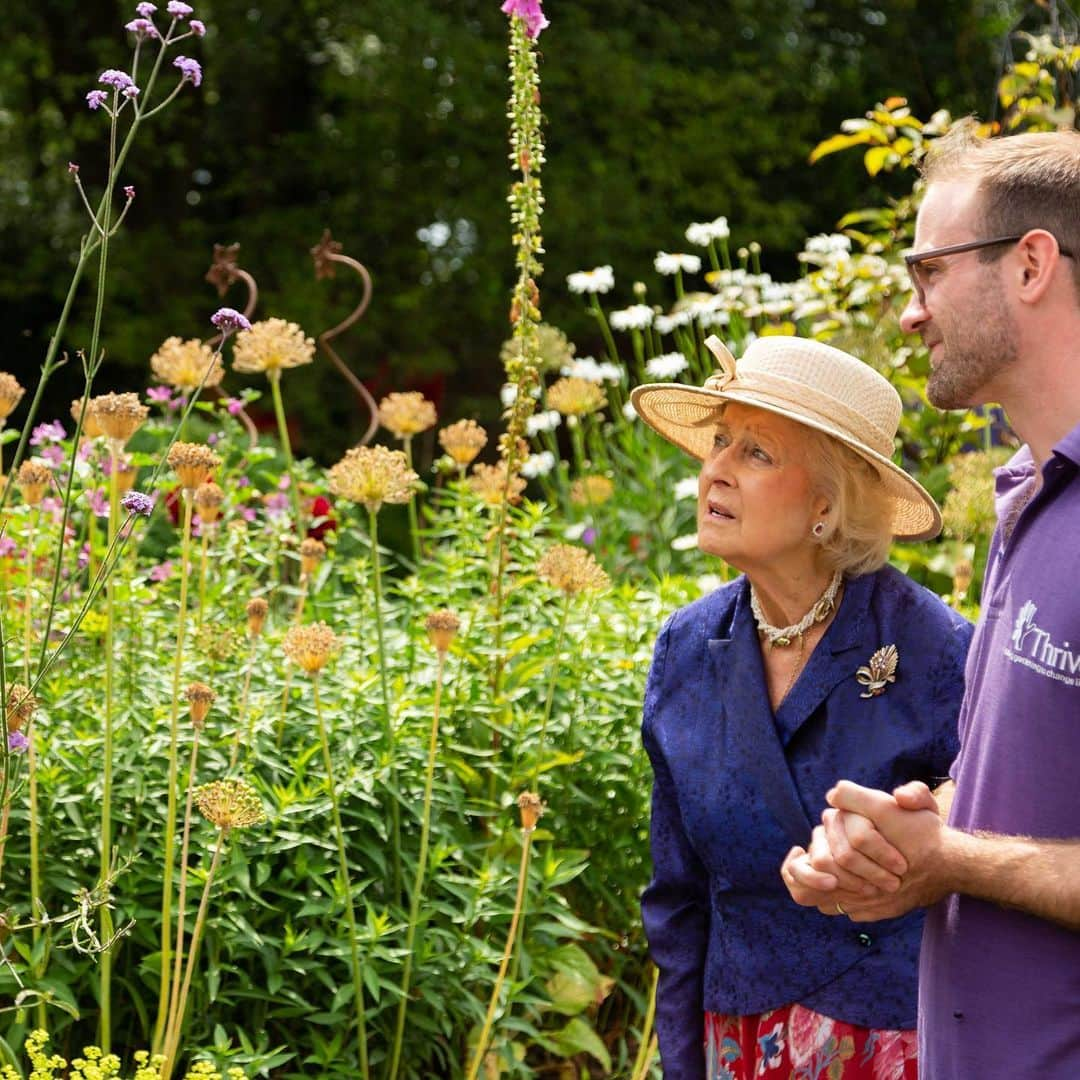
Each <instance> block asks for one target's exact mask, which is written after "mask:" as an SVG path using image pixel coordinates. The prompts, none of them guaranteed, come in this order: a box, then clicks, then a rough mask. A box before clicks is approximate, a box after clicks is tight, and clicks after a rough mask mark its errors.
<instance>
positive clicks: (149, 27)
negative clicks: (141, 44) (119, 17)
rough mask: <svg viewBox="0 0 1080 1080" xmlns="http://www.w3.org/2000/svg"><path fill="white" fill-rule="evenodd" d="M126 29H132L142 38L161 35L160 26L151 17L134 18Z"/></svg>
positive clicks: (132, 31)
mask: <svg viewBox="0 0 1080 1080" xmlns="http://www.w3.org/2000/svg"><path fill="white" fill-rule="evenodd" d="M124 29H125V30H130V31H131V33H133V34H135V35H136V36H137V37H138V38H140V39H142V38H159V37H161V35H160V34H159V33H158V28H157V27H156V26H155V25H154V24H153V23H152V22H151V21H150V20H149V19H132V20H131V22H129V23H127V24H126V25H125V26H124Z"/></svg>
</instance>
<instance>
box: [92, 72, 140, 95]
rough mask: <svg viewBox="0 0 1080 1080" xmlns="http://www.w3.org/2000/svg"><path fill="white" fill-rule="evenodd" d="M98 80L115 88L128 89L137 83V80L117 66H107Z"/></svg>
mask: <svg viewBox="0 0 1080 1080" xmlns="http://www.w3.org/2000/svg"><path fill="white" fill-rule="evenodd" d="M98 82H99V83H104V85H105V86H111V87H112V88H113V89H114V90H126V89H127V88H128V87H129V86H134V85H135V80H134V79H133V78H132V77H131V76H130V75H129V74H128V73H127V72H126V71H117V70H116V68H106V70H105V71H103V72H102V73H101V74H100V75H99V76H98Z"/></svg>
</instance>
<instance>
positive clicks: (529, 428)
mask: <svg viewBox="0 0 1080 1080" xmlns="http://www.w3.org/2000/svg"><path fill="white" fill-rule="evenodd" d="M561 423H562V413H560V412H559V411H558V409H548V410H547V411H546V412H538V413H533V414H532V416H530V417H527V418H526V420H525V434H526V435H528V436H530V438H531V437H532V436H533V435H539V434H540V432H541V431H554V430H555V429H556V428H557V427H558V426H559V425H560V424H561Z"/></svg>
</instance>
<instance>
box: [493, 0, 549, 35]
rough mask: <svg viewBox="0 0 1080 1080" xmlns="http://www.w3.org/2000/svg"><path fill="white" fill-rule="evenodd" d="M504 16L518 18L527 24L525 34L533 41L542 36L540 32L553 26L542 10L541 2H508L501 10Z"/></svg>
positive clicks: (521, 0) (532, 0)
mask: <svg viewBox="0 0 1080 1080" xmlns="http://www.w3.org/2000/svg"><path fill="white" fill-rule="evenodd" d="M499 10H500V11H502V13H503V14H504V15H511V16H516V17H517V18H519V19H523V20H524V22H525V33H526V34H528V35H529V37H531V38H532V39H533V40H535V39H536V38H538V37H539V36H540V31H541V30H543V29H544V28H545V27H546V26H550V25H551V24H550V23H549V22H548V20H547V19H546V18H545V17H544V13H543V11H541V9H540V0H506V3H505V4H503V6H502V7H501V8H500V9H499Z"/></svg>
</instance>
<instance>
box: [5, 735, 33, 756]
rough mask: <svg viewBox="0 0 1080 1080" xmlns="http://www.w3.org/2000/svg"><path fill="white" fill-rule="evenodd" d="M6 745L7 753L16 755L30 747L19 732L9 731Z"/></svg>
mask: <svg viewBox="0 0 1080 1080" xmlns="http://www.w3.org/2000/svg"><path fill="white" fill-rule="evenodd" d="M7 744H8V752H9V753H12V754H18V753H19V752H20V751H22V750H25V749H26V748H27V747H28V746H29V745H30V740H29V739H28V738H27V737H26V736H25V735H24V734H23V733H22V732H21V731H11V732H9V733H8V740H7Z"/></svg>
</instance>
